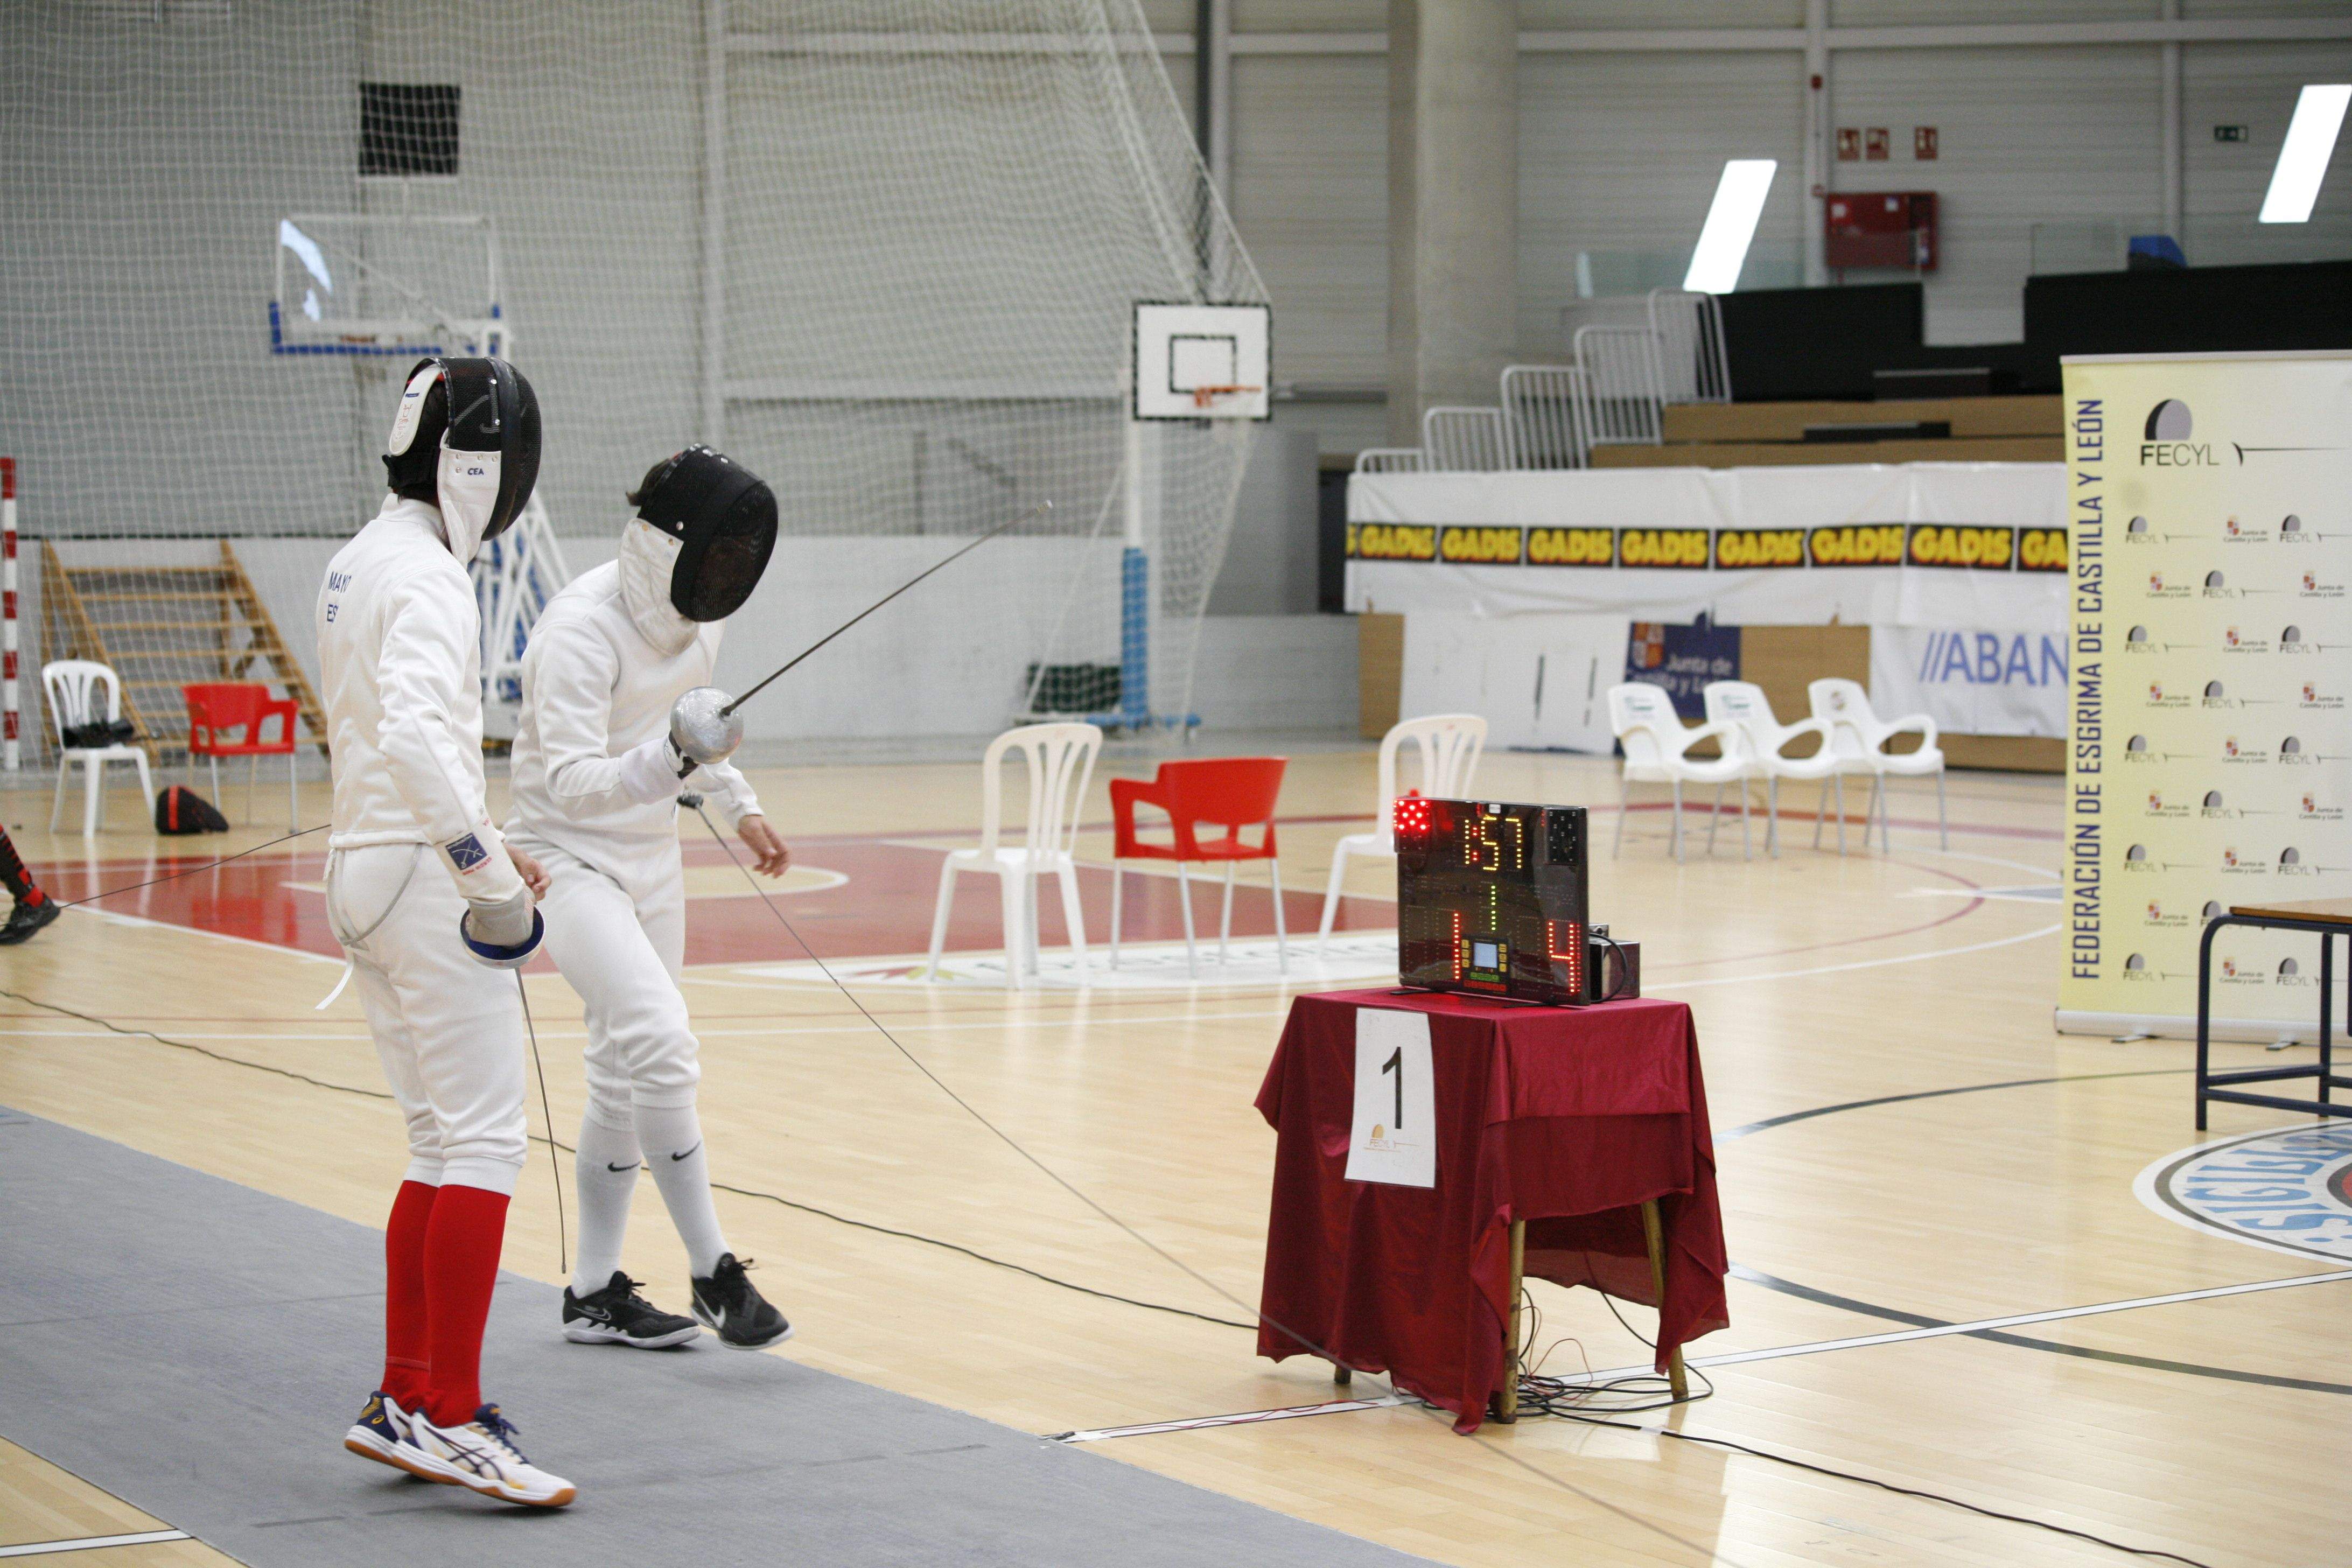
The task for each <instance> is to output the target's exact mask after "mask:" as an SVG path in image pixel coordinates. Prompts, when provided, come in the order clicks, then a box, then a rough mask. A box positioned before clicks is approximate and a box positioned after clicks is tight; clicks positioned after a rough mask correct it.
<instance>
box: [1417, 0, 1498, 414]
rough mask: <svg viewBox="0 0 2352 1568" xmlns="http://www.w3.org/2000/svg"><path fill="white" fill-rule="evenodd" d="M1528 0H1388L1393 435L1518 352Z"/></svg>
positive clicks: (1461, 396)
mask: <svg viewBox="0 0 2352 1568" xmlns="http://www.w3.org/2000/svg"><path fill="white" fill-rule="evenodd" d="M1518 22H1519V17H1518V6H1517V0H1389V438H1390V440H1391V442H1393V443H1394V444H1396V445H1398V446H1401V447H1413V446H1418V445H1420V443H1421V413H1422V410H1423V409H1424V408H1427V407H1429V406H1431V405H1435V404H1448V403H1467V404H1483V405H1492V404H1493V403H1494V402H1495V401H1496V396H1497V395H1498V390H1497V385H1496V383H1497V379H1498V378H1499V377H1500V376H1501V374H1502V372H1503V367H1504V366H1505V365H1506V364H1508V363H1510V362H1511V361H1512V360H1513V359H1514V358H1515V357H1516V352H1515V351H1516V346H1517V338H1518V321H1517V316H1518V293H1519V256H1518V240H1519V236H1518V229H1519V91H1518Z"/></svg>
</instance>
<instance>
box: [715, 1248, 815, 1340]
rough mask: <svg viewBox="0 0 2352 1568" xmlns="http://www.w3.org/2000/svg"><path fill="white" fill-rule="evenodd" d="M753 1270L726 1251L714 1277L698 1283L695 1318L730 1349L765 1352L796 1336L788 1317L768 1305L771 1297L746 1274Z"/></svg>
mask: <svg viewBox="0 0 2352 1568" xmlns="http://www.w3.org/2000/svg"><path fill="white" fill-rule="evenodd" d="M747 1268H751V1264H750V1263H749V1262H738V1261H737V1260H736V1258H735V1255H734V1254H733V1253H731V1252H722V1253H720V1254H719V1266H718V1267H717V1268H713V1269H712V1270H711V1271H710V1278H709V1279H697V1280H695V1281H694V1315H695V1316H696V1317H698V1318H699V1319H701V1320H702V1321H703V1322H704V1323H705V1324H707V1325H708V1326H709V1328H710V1329H711V1331H713V1332H715V1333H717V1334H718V1336H719V1343H720V1344H722V1345H725V1346H727V1347H729V1348H730V1350H739V1351H756V1350H761V1349H764V1348H766V1347H767V1346H769V1345H780V1344H782V1343H783V1342H785V1341H786V1340H788V1339H791V1338H792V1337H793V1326H792V1325H791V1324H790V1323H788V1322H786V1321H784V1315H783V1314H782V1312H779V1311H777V1310H775V1309H774V1308H773V1307H771V1306H770V1305H768V1300H767V1298H766V1297H764V1296H762V1295H761V1294H760V1289H759V1287H758V1286H756V1285H754V1284H752V1283H751V1278H750V1276H748V1275H746V1274H745V1273H744V1270H745V1269H747Z"/></svg>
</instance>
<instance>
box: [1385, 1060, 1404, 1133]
mask: <svg viewBox="0 0 2352 1568" xmlns="http://www.w3.org/2000/svg"><path fill="white" fill-rule="evenodd" d="M1381 1071H1382V1072H1392V1073H1394V1074H1396V1084H1395V1088H1396V1120H1395V1121H1391V1122H1390V1123H1389V1125H1390V1126H1391V1128H1394V1129H1398V1130H1402V1128H1403V1126H1404V1047H1402V1046H1399V1047H1397V1048H1396V1049H1394V1050H1392V1051H1391V1052H1390V1053H1389V1059H1388V1060H1386V1061H1384V1062H1382V1063H1381Z"/></svg>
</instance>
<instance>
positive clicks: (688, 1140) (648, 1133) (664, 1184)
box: [636, 1105, 727, 1279]
mask: <svg viewBox="0 0 2352 1568" xmlns="http://www.w3.org/2000/svg"><path fill="white" fill-rule="evenodd" d="M636 1118H637V1141H638V1142H639V1143H640V1144H641V1145H643V1147H644V1149H645V1152H646V1166H647V1167H648V1168H650V1169H651V1170H652V1172H653V1173H654V1184H655V1185H656V1186H657V1187H659V1188H661V1195H662V1204H663V1205H664V1206H665V1207H667V1209H668V1210H669V1217H670V1223H671V1224H672V1225H675V1226H677V1238H678V1239H679V1240H680V1241H683V1242H684V1243H686V1256H687V1260H688V1262H689V1263H691V1264H692V1265H693V1266H694V1274H695V1278H697V1279H709V1277H710V1271H711V1270H712V1269H714V1268H718V1267H719V1254H720V1253H722V1252H725V1251H726V1250H727V1238H726V1237H723V1236H721V1235H719V1211H718V1210H717V1209H715V1208H713V1207H711V1205H710V1162H709V1152H708V1151H707V1150H705V1149H704V1148H703V1146H702V1119H701V1118H700V1117H698V1116H697V1115H695V1113H694V1107H692V1106H691V1105H680V1106H672V1107H667V1108H663V1107H658V1106H646V1105H640V1106H638V1107H637V1108H636Z"/></svg>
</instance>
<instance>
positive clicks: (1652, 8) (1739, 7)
mask: <svg viewBox="0 0 2352 1568" xmlns="http://www.w3.org/2000/svg"><path fill="white" fill-rule="evenodd" d="M1804 20H1805V0H1519V26H1522V27H1796V26H1803V25H1804Z"/></svg>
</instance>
